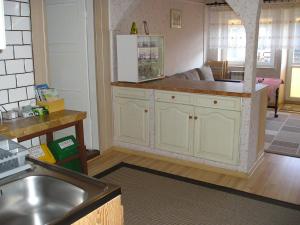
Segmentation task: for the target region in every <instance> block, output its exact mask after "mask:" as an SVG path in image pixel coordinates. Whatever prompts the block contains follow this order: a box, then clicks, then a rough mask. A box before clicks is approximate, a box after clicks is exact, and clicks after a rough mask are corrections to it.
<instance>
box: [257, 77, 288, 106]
mask: <svg viewBox="0 0 300 225" xmlns="http://www.w3.org/2000/svg"><path fill="white" fill-rule="evenodd" d="M256 82H257V83H263V84H266V85H268V98H269V103H271V104H275V99H276V90H277V89H278V88H279V87H280V85H281V84H283V83H284V82H283V80H281V79H276V78H263V77H256Z"/></svg>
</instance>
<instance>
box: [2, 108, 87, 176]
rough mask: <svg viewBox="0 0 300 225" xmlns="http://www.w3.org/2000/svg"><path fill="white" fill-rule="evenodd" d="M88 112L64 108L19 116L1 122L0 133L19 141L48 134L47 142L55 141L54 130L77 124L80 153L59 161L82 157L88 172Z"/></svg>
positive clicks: (63, 161)
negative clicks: (44, 113) (38, 114)
mask: <svg viewBox="0 0 300 225" xmlns="http://www.w3.org/2000/svg"><path fill="white" fill-rule="evenodd" d="M85 118H86V112H78V111H72V110H64V111H59V112H55V113H51V114H49V115H47V116H42V117H30V118H19V119H16V120H11V121H4V122H3V123H2V124H0V135H4V136H6V137H9V138H17V139H18V141H19V142H21V141H26V140H30V139H32V138H35V137H39V136H42V135H46V138H47V143H49V142H51V141H53V132H55V131H59V130H62V129H65V128H68V127H72V126H75V131H76V139H77V141H78V143H79V147H78V150H79V154H77V155H75V156H72V157H70V158H67V159H65V160H62V161H58V162H57V164H59V165H62V164H64V163H67V162H69V161H71V160H74V159H78V158H79V159H80V162H81V167H82V170H83V172H84V173H85V174H87V156H86V147H85V144H84V131H83V120H84V119H85Z"/></svg>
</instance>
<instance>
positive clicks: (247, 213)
mask: <svg viewBox="0 0 300 225" xmlns="http://www.w3.org/2000/svg"><path fill="white" fill-rule="evenodd" d="M95 177H96V178H99V179H100V180H101V181H102V182H108V183H112V184H116V185H119V186H121V190H122V204H123V206H124V220H125V225H299V221H300V206H298V205H293V204H288V203H285V202H281V201H276V200H273V199H269V198H265V197H261V196H257V195H253V194H249V193H246V192H241V191H237V190H234V189H230V188H226V187H222V186H218V185H213V184H209V183H205V182H201V181H196V180H192V179H189V178H184V177H180V176H176V175H172V174H168V173H164V172H160V171H156V170H151V169H147V168H143V167H138V166H134V165H130V164H125V163H121V164H119V165H117V166H116V167H114V168H112V169H110V170H108V171H105V172H104V173H101V174H99V175H97V176H95Z"/></svg>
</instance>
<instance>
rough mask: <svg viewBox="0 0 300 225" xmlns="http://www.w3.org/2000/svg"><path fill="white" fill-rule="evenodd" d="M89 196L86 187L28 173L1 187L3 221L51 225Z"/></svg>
mask: <svg viewBox="0 0 300 225" xmlns="http://www.w3.org/2000/svg"><path fill="white" fill-rule="evenodd" d="M87 198H88V193H87V192H86V191H85V190H83V189H81V188H79V187H78V186H75V185H73V184H71V183H68V182H66V181H63V180H60V179H58V178H54V177H51V176H46V175H43V176H27V177H24V178H22V179H18V180H15V181H12V182H10V183H7V184H4V185H2V186H0V224H9V225H19V224H20V225H25V224H35V225H44V224H48V223H50V222H51V221H54V220H55V219H57V218H60V217H63V216H64V215H65V214H67V213H68V212H69V211H71V210H72V209H74V208H75V207H76V206H79V205H80V204H81V203H83V202H84V201H85V200H86V199H87Z"/></svg>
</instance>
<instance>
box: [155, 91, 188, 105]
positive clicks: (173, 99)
mask: <svg viewBox="0 0 300 225" xmlns="http://www.w3.org/2000/svg"><path fill="white" fill-rule="evenodd" d="M155 100H156V101H158V102H169V103H181V104H188V105H190V104H192V95H191V94H185V93H179V92H170V91H156V92H155Z"/></svg>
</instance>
